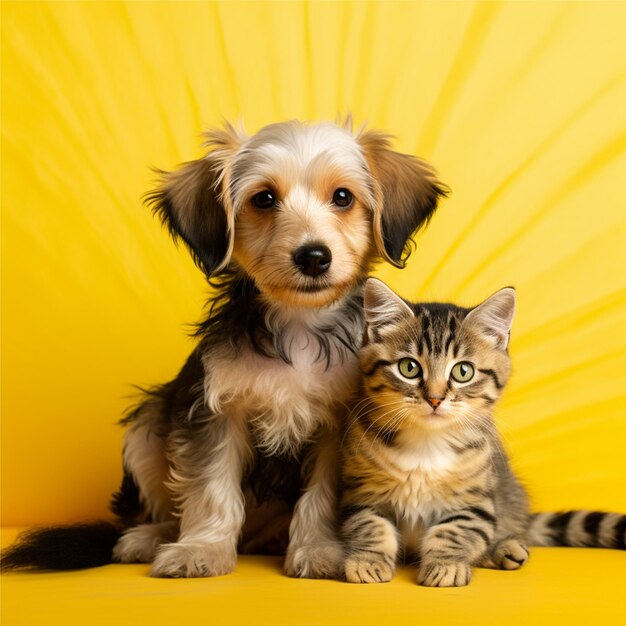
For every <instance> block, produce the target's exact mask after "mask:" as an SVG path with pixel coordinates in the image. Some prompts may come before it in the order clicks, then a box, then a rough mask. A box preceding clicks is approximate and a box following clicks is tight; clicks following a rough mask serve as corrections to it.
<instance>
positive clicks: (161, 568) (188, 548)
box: [150, 541, 237, 578]
mask: <svg viewBox="0 0 626 626" xmlns="http://www.w3.org/2000/svg"><path fill="white" fill-rule="evenodd" d="M236 563H237V551H236V549H235V546H234V544H233V542H232V541H222V542H219V543H200V542H198V543H187V542H179V543H169V544H165V545H163V546H161V547H160V548H159V549H158V550H157V554H156V557H155V559H154V563H153V564H152V571H151V572H150V575H151V576H155V577H160V578H204V577H209V576H222V575H224V574H230V573H231V572H232V571H233V570H234V569H235V564H236Z"/></svg>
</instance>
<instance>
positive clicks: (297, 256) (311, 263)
mask: <svg viewBox="0 0 626 626" xmlns="http://www.w3.org/2000/svg"><path fill="white" fill-rule="evenodd" d="M332 258H333V255H332V253H331V251H330V249H329V248H327V247H326V246H322V245H320V244H310V245H307V246H301V247H300V248H298V249H297V250H296V251H295V252H294V253H293V262H294V263H295V264H296V266H297V267H298V269H299V270H300V271H301V272H302V273H303V274H304V275H305V276H312V277H316V276H320V275H322V274H323V273H324V272H326V271H327V270H328V268H329V267H330V263H331V261H332Z"/></svg>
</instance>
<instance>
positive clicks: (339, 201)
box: [333, 187, 354, 209]
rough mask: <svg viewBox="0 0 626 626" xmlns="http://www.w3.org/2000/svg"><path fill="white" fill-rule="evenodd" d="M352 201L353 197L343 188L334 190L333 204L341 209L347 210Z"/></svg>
mask: <svg viewBox="0 0 626 626" xmlns="http://www.w3.org/2000/svg"><path fill="white" fill-rule="evenodd" d="M353 199H354V197H353V195H352V194H351V193H350V192H349V191H348V190H347V189H344V188H343V187H341V188H340V189H336V190H335V193H334V194H333V204H335V205H337V206H338V207H341V208H342V209H347V208H348V207H349V206H350V205H351V204H352V200H353Z"/></svg>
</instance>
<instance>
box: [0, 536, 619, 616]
mask: <svg viewBox="0 0 626 626" xmlns="http://www.w3.org/2000/svg"><path fill="white" fill-rule="evenodd" d="M14 536H15V531H13V530H7V531H4V532H3V545H6V544H7V543H8V542H9V541H10V540H11V539H12V537H14ZM280 564H281V560H280V559H278V558H269V557H268V558H265V557H263V558H261V557H241V558H240V560H239V564H238V566H237V570H236V571H235V573H234V574H231V575H230V576H224V577H220V578H215V579H194V580H161V579H153V578H149V577H148V576H147V574H148V566H146V565H110V566H107V567H102V568H97V569H93V570H87V571H83V572H77V573H56V574H30V573H19V574H18V573H14V574H5V575H4V576H3V577H2V587H1V589H2V625H3V626H22V625H23V626H39V625H41V626H44V625H45V626H52V625H54V624H63V625H64V626H78V625H80V626H100V625H102V626H104V625H106V626H110V625H112V624H114V625H120V624H129V625H131V624H132V625H133V626H143V625H144V624H145V625H146V626H148V625H149V626H158V625H160V624H163V625H168V626H170V625H176V626H193V625H194V624H202V625H203V626H221V625H227V624H242V625H246V626H248V625H250V626H257V625H264V624H271V625H272V626H281V625H285V626H308V625H310V626H322V625H323V626H325V625H335V624H337V625H341V626H347V625H352V624H364V625H367V624H376V625H377V626H386V625H387V624H389V625H393V626H402V625H403V624H410V625H411V626H416V625H418V624H435V625H446V624H455V625H456V624H458V625H464V624H480V625H481V626H483V625H486V624H506V625H509V624H525V625H529V626H530V625H532V626H536V625H538V624H550V625H551V626H552V625H556V624H568V625H569V626H574V625H577V624H580V625H583V624H584V625H587V624H589V625H593V626H623V625H626V597H625V593H624V592H625V591H626V585H625V583H626V553H623V552H617V551H612V550H584V549H575V548H567V549H566V548H561V549H559V548H536V549H534V550H533V551H532V556H531V560H530V562H529V563H528V565H527V566H525V567H524V568H523V569H522V570H520V571H518V572H497V571H490V570H478V571H476V573H475V577H474V580H473V582H472V583H471V585H470V586H469V587H465V588H461V589H426V588H422V587H418V586H417V585H415V584H413V577H414V572H413V570H412V569H411V568H408V567H405V568H401V570H400V572H399V573H398V575H397V577H396V579H395V580H394V581H393V582H391V583H389V584H383V585H362V586H361V585H350V584H347V583H339V582H334V581H309V580H292V579H289V578H286V577H284V576H282V575H281V573H280Z"/></svg>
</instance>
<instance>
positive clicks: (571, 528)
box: [341, 279, 626, 587]
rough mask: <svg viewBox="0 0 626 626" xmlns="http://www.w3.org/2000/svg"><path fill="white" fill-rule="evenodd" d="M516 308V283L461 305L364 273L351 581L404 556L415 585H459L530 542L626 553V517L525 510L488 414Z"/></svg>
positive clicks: (348, 515) (346, 451) (346, 525)
mask: <svg viewBox="0 0 626 626" xmlns="http://www.w3.org/2000/svg"><path fill="white" fill-rule="evenodd" d="M514 309H515V292H514V290H513V289H511V288H505V289H502V290H500V291H498V292H497V293H496V294H494V295H493V296H491V297H490V298H488V299H487V300H486V301H485V302H483V303H482V304H480V305H479V306H477V307H475V308H473V309H465V308H461V307H457V306H454V305H447V304H417V305H414V304H409V303H407V302H405V301H404V300H402V299H401V298H399V297H398V296H397V295H396V294H395V293H394V292H393V291H391V290H390V289H389V288H388V287H386V285H384V283H382V282H380V281H378V280H376V279H369V280H368V282H367V284H366V289H365V317H366V328H365V337H364V342H363V348H362V350H361V370H362V389H361V393H360V395H359V400H358V401H357V402H355V405H354V406H353V410H352V412H351V416H350V420H349V423H348V426H347V429H346V432H345V437H344V445H343V463H342V467H343V469H342V495H341V520H342V523H341V533H342V537H343V541H344V545H345V551H346V555H345V563H344V572H345V578H346V580H348V581H350V582H361V583H364V582H385V581H388V580H390V579H391V578H392V576H393V574H394V570H395V566H396V563H397V561H398V560H399V559H400V558H401V557H404V558H408V559H413V560H416V561H418V562H419V565H420V567H419V575H418V582H419V583H420V584H422V585H427V586H431V587H449V586H461V585H466V584H467V583H468V582H469V581H470V578H471V568H472V567H473V566H476V565H480V566H483V567H492V568H499V569H505V570H513V569H517V568H519V567H521V566H522V565H523V564H524V563H525V562H526V561H527V560H528V548H527V546H528V545H533V544H534V545H574V546H601V547H609V548H619V549H624V547H625V546H624V538H625V533H626V516H624V515H619V514H615V513H600V512H588V511H570V512H567V513H554V514H548V513H544V514H539V515H535V516H533V515H531V513H530V511H529V507H528V500H527V496H526V493H525V491H524V489H523V487H522V486H521V484H520V483H519V481H518V480H517V478H516V477H515V475H514V474H513V472H512V470H511V468H510V466H509V463H508V460H507V456H506V453H505V451H504V448H503V446H502V444H501V441H500V438H499V436H498V433H497V430H496V428H495V425H494V422H493V420H492V409H493V405H494V404H495V402H496V401H497V400H498V398H499V397H500V395H501V393H502V390H503V389H504V386H505V385H506V382H507V380H508V378H509V374H510V369H511V365H510V359H509V356H508V352H507V347H508V341H509V333H510V328H511V323H512V320H513V313H514Z"/></svg>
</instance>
